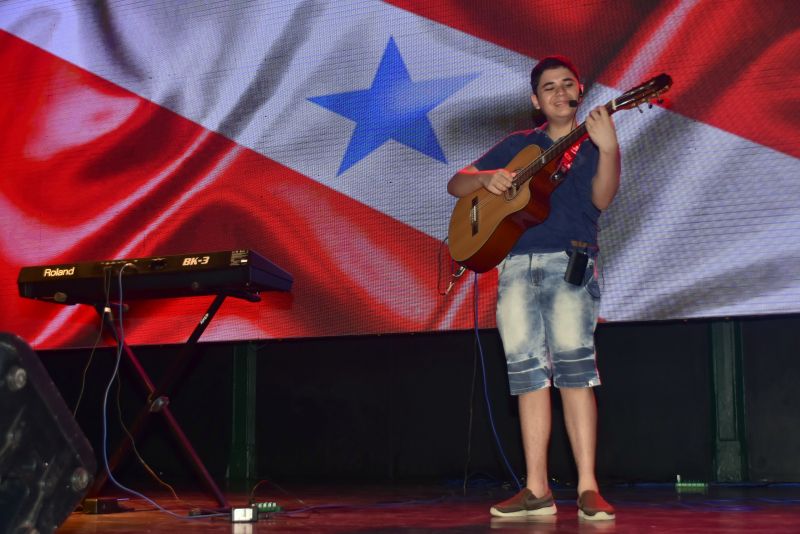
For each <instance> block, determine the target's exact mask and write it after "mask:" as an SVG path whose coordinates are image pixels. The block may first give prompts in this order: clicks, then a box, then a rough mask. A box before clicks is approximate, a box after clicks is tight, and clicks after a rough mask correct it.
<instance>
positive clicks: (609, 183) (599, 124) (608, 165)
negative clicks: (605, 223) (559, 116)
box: [586, 106, 620, 210]
mask: <svg viewBox="0 0 800 534" xmlns="http://www.w3.org/2000/svg"><path fill="white" fill-rule="evenodd" d="M586 131H587V132H589V137H590V138H591V139H592V141H593V142H594V144H595V145H597V148H598V149H599V150H600V159H599V161H598V162H597V173H595V175H594V178H593V179H592V203H593V204H594V205H595V206H596V207H597V208H598V209H600V210H604V209H606V208H607V207H608V206H609V205H610V204H611V201H612V200H614V196H615V195H616V194H617V190H618V189H619V175H620V155H619V142H618V141H617V131H616V129H615V128H614V122H613V121H612V120H611V116H610V115H609V114H608V111H606V108H605V107H604V106H598V107H596V108H595V109H593V110H592V111H590V112H589V115H588V116H587V117H586Z"/></svg>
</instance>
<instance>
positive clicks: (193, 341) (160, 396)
mask: <svg viewBox="0 0 800 534" xmlns="http://www.w3.org/2000/svg"><path fill="white" fill-rule="evenodd" d="M227 296H234V297H238V298H243V299H246V300H249V301H251V302H258V301H260V300H261V297H260V296H259V295H258V294H257V293H248V292H239V291H237V292H231V293H219V294H217V295H216V296H215V297H214V300H213V301H212V302H211V305H210V306H209V307H208V310H207V311H206V313H205V314H204V315H203V317H202V319H200V322H199V323H198V324H197V326H195V328H194V330H193V331H192V334H191V335H190V336H189V339H188V340H187V341H186V343H185V344H184V345H183V346H182V347H181V349H180V351H179V352H178V356H177V357H176V358H175V359H174V360H173V362H172V364H171V366H170V367H169V368H168V369H167V371H166V372H165V373H164V376H163V378H162V379H161V380H160V382H159V383H158V384H157V385H156V384H154V383H153V381H152V380H151V379H150V376H149V375H148V374H147V371H145V369H144V367H143V366H142V364H141V362H140V361H139V359H138V358H137V357H136V355H135V354H134V352H133V349H131V347H130V346H129V345H128V344H127V343H126V342H125V340H124V339H122V340H121V339H120V336H119V333H118V331H117V327H116V326H115V324H114V320H113V316H112V311H111V309H108V308H106V307H105V306H104V305H100V304H97V305H95V310H96V311H97V313H98V314H99V315H100V317H101V318H102V321H103V328H104V330H105V331H106V332H109V333H110V335H111V336H112V337H113V339H114V341H116V343H117V346H118V347H119V346H120V344H121V349H122V351H123V353H124V354H125V356H126V359H127V361H128V362H129V363H130V364H131V365H132V366H133V370H134V371H135V372H136V375H138V378H139V380H140V382H141V383H142V385H143V386H144V387H145V389H146V391H147V404H146V405H145V406H144V407H142V409H141V410H140V411H139V414H138V415H137V416H136V419H135V420H134V423H133V424H132V425H131V427H130V429H129V430H130V434H131V436H134V437H135V436H136V435H138V434H139V432H140V431H141V429H142V428H143V427H144V425H145V423H146V422H147V420H148V419H149V418H150V415H151V414H154V413H160V414H161V415H162V416H163V417H164V421H165V422H166V424H167V426H169V428H170V430H171V431H172V433H173V435H174V436H175V439H176V440H177V441H178V444H179V445H180V447H181V449H183V452H184V454H185V455H186V457H187V458H188V459H189V461H190V463H191V464H192V466H193V467H194V469H195V471H196V472H197V475H198V476H199V477H200V478H201V479H202V480H203V482H204V483H205V485H206V488H207V489H208V490H209V492H210V493H211V494H212V495H213V496H214V499H216V501H217V503H219V505H220V507H221V510H225V511H227V510H229V509H230V504H229V503H228V501H227V499H226V498H225V495H223V493H222V492H221V491H220V489H219V487H218V486H217V484H216V483H215V482H214V479H213V478H212V477H211V475H210V474H209V472H208V470H207V469H206V467H205V465H204V464H203V461H202V460H201V459H200V457H199V456H198V455H197V452H196V451H195V450H194V447H193V446H192V443H191V442H190V441H189V438H187V437H186V434H185V433H184V432H183V429H182V428H181V427H180V425H179V424H178V421H177V420H176V419H175V416H174V415H173V414H172V410H171V409H170V407H169V397H168V396H167V394H168V393H169V390H170V389H171V388H172V386H173V385H174V384H175V382H176V381H177V380H178V379H179V378H180V377H181V376H182V374H183V372H184V371H185V369H186V367H187V366H188V364H189V363H190V361H191V359H192V357H193V356H194V354H195V352H196V349H197V341H198V340H199V339H200V336H202V335H203V332H204V331H205V329H206V328H207V327H208V325H209V323H210V322H211V320H212V319H213V318H214V315H215V314H216V313H217V311H218V310H219V308H220V306H222V303H223V301H224V300H225V298H226V297H227ZM130 449H131V438H130V437H129V436H128V435H127V434H126V435H125V436H124V437H123V438H122V441H121V442H120V443H119V445H118V446H117V448H116V450H115V452H114V454H113V455H112V456H111V458H110V459H109V461H108V467H109V469H110V470H112V471H113V470H114V469H116V467H117V466H118V465H119V463H120V462H121V461H122V460H123V459H124V458H125V456H126V455H127V454H128V453H129V452H130ZM107 480H108V474H107V472H106V471H105V469H101V470H100V472H99V473H98V474H97V477H96V478H95V482H94V485H93V486H92V488H91V490H89V493H88V497H97V496H98V495H99V493H100V490H101V489H102V488H103V486H104V485H105V484H106V482H107ZM88 497H87V498H88ZM215 511H220V510H215Z"/></svg>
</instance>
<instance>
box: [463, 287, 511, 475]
mask: <svg viewBox="0 0 800 534" xmlns="http://www.w3.org/2000/svg"><path fill="white" fill-rule="evenodd" d="M472 287H473V293H474V295H475V299H474V302H475V305H474V323H475V341H476V342H477V343H478V353H479V354H480V356H481V371H482V372H483V397H484V399H485V400H486V412H487V413H488V414H489V423H490V425H491V427H492V434H493V435H494V441H495V443H497V449H498V451H499V452H500V456H501V457H502V458H503V462H505V464H506V469H508V472H509V473H511V476H512V477H513V478H514V483H515V484H516V485H517V489H518V490H521V489H522V484H521V483H520V481H519V479H518V478H517V475H516V474H515V473H514V469H512V468H511V463H510V462H509V461H508V458H507V457H506V453H505V451H504V450H503V444H502V443H501V442H500V437H499V436H498V435H497V428H495V425H494V416H492V401H491V400H490V399H489V387H488V385H487V384H486V363H485V362H484V358H483V345H482V344H481V336H480V333H479V332H478V273H475V276H474V278H473V282H472Z"/></svg>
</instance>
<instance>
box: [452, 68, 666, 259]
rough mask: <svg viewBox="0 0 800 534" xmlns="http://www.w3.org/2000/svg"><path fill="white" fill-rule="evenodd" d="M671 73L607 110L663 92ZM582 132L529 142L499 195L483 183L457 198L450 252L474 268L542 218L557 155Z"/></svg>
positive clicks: (554, 183)
mask: <svg viewBox="0 0 800 534" xmlns="http://www.w3.org/2000/svg"><path fill="white" fill-rule="evenodd" d="M671 85H672V78H671V77H670V76H669V75H667V74H659V75H658V76H656V77H655V78H652V79H650V80H648V81H646V82H644V83H643V84H641V85H638V86H637V87H634V88H633V89H631V90H629V91H627V92H625V93H624V94H623V95H621V96H619V97H617V98H615V99H613V100H611V101H610V102H608V103H607V104H606V105H605V107H606V110H608V113H609V114H613V113H615V112H617V111H619V110H621V109H630V108H633V107H638V106H639V105H640V104H642V103H644V102H648V101H652V100H654V99H656V98H658V96H659V95H661V94H662V93H664V92H666V91H667V90H668V89H669V88H670V86H671ZM585 134H586V123H585V122H584V123H581V124H580V126H578V127H576V128H575V129H574V130H572V131H571V132H570V133H569V134H567V135H565V136H564V137H562V138H561V139H559V140H558V141H557V142H556V143H554V144H553V146H551V147H550V148H549V149H547V150H545V151H544V152H542V149H541V148H540V147H539V146H537V145H528V146H527V147H525V148H523V149H522V150H521V151H519V152H518V153H517V155H516V156H514V159H512V160H511V162H510V163H509V164H508V165H507V166H506V167H505V168H506V170H508V171H509V172H515V173H516V175H515V176H514V179H513V182H512V186H511V187H510V188H509V189H508V190H507V191H506V192H505V193H504V194H502V195H495V194H494V193H490V192H489V191H487V190H486V189H484V188H480V189H478V190H477V191H475V192H474V193H472V194H470V195H467V196H465V197H462V198H460V199H458V202H456V205H455V208H453V213H452V215H451V216H450V228H449V231H448V242H449V246H450V256H452V258H453V259H454V260H455V261H456V262H458V263H459V264H461V265H462V266H464V267H466V268H468V269H471V270H473V271H475V272H477V273H483V272H486V271H488V270H489V269H492V268H493V267H495V266H496V265H497V264H498V263H500V261H502V259H503V258H505V257H506V255H507V254H508V252H509V251H510V250H511V248H512V247H513V246H514V244H515V243H516V242H517V240H518V239H519V237H520V236H521V235H522V233H523V232H525V230H527V229H528V228H531V227H533V226H536V225H537V224H541V223H542V222H544V220H545V219H547V216H548V215H549V214H550V195H551V194H552V193H553V191H555V189H556V188H557V187H558V186H559V185H561V184H562V183H563V182H564V180H565V179H566V178H567V176H568V175H565V174H564V173H562V172H560V171H559V165H560V161H561V159H560V158H561V156H562V155H563V154H564V152H566V151H567V150H568V149H569V148H570V147H571V146H572V145H574V144H575V143H576V142H577V141H578V140H579V139H580V138H581V137H583V136H584V135H585Z"/></svg>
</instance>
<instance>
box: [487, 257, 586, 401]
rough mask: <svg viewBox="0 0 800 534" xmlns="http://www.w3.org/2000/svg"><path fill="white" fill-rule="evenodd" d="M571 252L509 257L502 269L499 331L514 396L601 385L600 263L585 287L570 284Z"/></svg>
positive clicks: (499, 286) (498, 311) (500, 270)
mask: <svg viewBox="0 0 800 534" xmlns="http://www.w3.org/2000/svg"><path fill="white" fill-rule="evenodd" d="M568 263H569V256H568V255H567V253H566V252H553V253H542V254H538V253H535V254H520V255H515V256H509V257H507V258H506V259H504V260H503V261H502V262H501V263H500V265H499V266H498V270H499V278H498V286H497V327H498V329H499V331H500V337H501V338H502V340H503V348H504V349H505V353H506V363H507V364H508V382H509V387H510V389H511V394H512V395H520V394H522V393H526V392H529V391H535V390H537V389H541V388H544V387H549V386H550V385H551V383H552V385H555V386H556V387H567V388H573V387H592V386H597V385H599V384H600V376H599V374H598V372H597V365H596V363H595V349H594V329H595V326H596V325H597V316H598V312H599V309H600V286H599V284H598V282H597V276H596V272H595V262H594V260H593V259H590V260H589V264H588V265H587V267H586V274H585V275H584V280H583V284H582V285H575V284H570V283H568V282H565V281H564V272H565V271H566V268H567V264H568Z"/></svg>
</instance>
